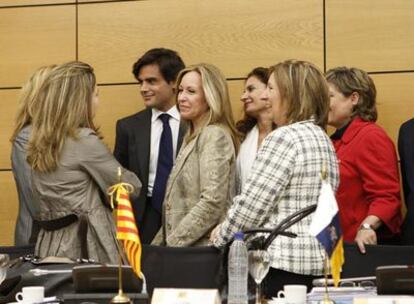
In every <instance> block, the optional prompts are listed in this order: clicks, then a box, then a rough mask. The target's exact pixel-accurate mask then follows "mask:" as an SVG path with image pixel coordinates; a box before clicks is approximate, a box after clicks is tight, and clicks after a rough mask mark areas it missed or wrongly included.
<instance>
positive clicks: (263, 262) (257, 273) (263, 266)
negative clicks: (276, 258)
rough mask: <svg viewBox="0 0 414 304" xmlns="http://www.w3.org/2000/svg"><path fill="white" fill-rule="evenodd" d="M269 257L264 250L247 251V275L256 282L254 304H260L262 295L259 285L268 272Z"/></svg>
mask: <svg viewBox="0 0 414 304" xmlns="http://www.w3.org/2000/svg"><path fill="white" fill-rule="evenodd" d="M269 267H270V256H269V253H268V252H267V251H266V250H251V251H249V273H250V275H251V276H252V278H253V279H254V281H255V282H256V304H260V303H261V300H262V293H261V288H260V285H261V284H262V281H263V279H264V278H265V276H266V275H267V273H268V272H269Z"/></svg>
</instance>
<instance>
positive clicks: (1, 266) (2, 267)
mask: <svg viewBox="0 0 414 304" xmlns="http://www.w3.org/2000/svg"><path fill="white" fill-rule="evenodd" d="M9 262H10V257H9V255H8V254H0V284H1V283H2V282H3V281H4V279H5V278H6V274H7V267H8V264H9Z"/></svg>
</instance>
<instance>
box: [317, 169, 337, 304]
mask: <svg viewBox="0 0 414 304" xmlns="http://www.w3.org/2000/svg"><path fill="white" fill-rule="evenodd" d="M327 177H328V170H327V169H326V164H325V163H323V164H322V170H321V179H322V182H324V181H326V179H327ZM328 269H329V257H328V254H327V253H326V252H325V259H324V262H323V273H324V276H325V293H324V297H323V300H320V301H319V304H335V301H333V300H331V299H330V298H329V292H328Z"/></svg>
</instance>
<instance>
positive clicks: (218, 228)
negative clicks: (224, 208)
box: [210, 225, 220, 244]
mask: <svg viewBox="0 0 414 304" xmlns="http://www.w3.org/2000/svg"><path fill="white" fill-rule="evenodd" d="M219 231H220V225H217V226H216V227H215V228H214V229H213V230H212V231H211V233H210V243H212V244H213V243H214V240H215V239H216V238H217V235H218V233H219Z"/></svg>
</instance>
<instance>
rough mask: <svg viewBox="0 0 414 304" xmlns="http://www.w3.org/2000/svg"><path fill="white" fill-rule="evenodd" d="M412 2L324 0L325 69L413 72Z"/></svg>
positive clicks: (413, 21)
mask: <svg viewBox="0 0 414 304" xmlns="http://www.w3.org/2000/svg"><path fill="white" fill-rule="evenodd" d="M413 12H414V1H411V0H395V1H389V0H364V1H360V0H347V1H343V0H326V52H327V60H326V62H327V67H328V68H332V67H336V66H343V65H345V66H356V67H359V68H362V69H365V70H367V71H371V72H372V71H392V70H413V69H414V52H413V49H414V15H413Z"/></svg>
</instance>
